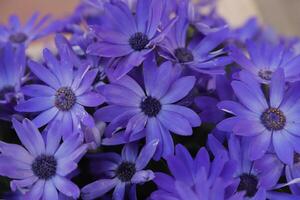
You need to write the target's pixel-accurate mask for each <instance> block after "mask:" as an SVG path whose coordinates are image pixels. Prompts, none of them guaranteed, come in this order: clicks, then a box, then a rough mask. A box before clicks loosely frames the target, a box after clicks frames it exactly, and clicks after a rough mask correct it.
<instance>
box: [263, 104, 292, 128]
mask: <svg viewBox="0 0 300 200" xmlns="http://www.w3.org/2000/svg"><path fill="white" fill-rule="evenodd" d="M260 120H261V123H262V124H263V125H264V126H265V127H266V129H268V130H269V131H279V130H282V129H283V128H284V126H285V123H286V118H285V116H284V114H283V112H282V111H281V110H279V109H278V108H268V109H267V110H265V111H264V112H263V114H262V115H261V117H260Z"/></svg>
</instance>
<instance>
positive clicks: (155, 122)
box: [95, 57, 201, 159]
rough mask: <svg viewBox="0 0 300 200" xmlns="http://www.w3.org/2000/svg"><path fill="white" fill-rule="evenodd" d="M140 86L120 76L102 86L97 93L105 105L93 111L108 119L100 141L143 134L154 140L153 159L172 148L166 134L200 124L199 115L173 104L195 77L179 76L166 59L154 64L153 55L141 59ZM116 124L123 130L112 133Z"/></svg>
mask: <svg viewBox="0 0 300 200" xmlns="http://www.w3.org/2000/svg"><path fill="white" fill-rule="evenodd" d="M143 69H144V71H143V74H144V85H145V88H144V89H143V88H142V87H141V86H140V85H139V84H138V83H137V82H136V81H135V80H133V79H132V78H131V77H129V76H124V77H123V78H121V79H119V80H118V81H116V82H113V83H111V84H108V85H104V86H103V87H101V88H100V92H101V93H102V95H103V96H105V98H106V102H107V103H108V104H109V106H106V107H103V108H101V109H99V110H98V111H96V113H95V117H96V119H98V120H102V121H105V122H110V124H109V125H108V127H107V129H106V136H107V137H112V136H113V137H112V139H104V141H103V144H109V145H111V144H115V143H119V144H120V143H125V142H126V141H133V140H137V139H139V138H142V137H144V136H145V135H146V140H147V142H150V141H152V140H158V141H159V144H158V148H157V151H156V154H155V158H156V159H159V158H160V157H161V156H164V157H165V156H167V155H169V154H172V153H173V151H174V144H173V140H172V137H171V134H170V131H171V132H174V133H176V134H179V135H184V136H187V135H192V133H193V130H192V127H197V126H200V124H201V121H200V118H199V116H198V115H197V114H196V113H195V112H194V111H193V110H191V109H189V108H187V107H184V106H181V105H176V102H178V101H179V100H181V99H182V98H184V97H185V96H186V95H187V94H188V93H189V92H190V91H191V89H192V88H193V86H194V84H195V81H196V79H195V77H193V76H185V77H181V78H179V77H178V76H179V71H178V70H177V68H174V67H173V66H172V64H171V63H170V62H165V63H163V64H162V65H160V67H157V65H156V61H155V60H154V58H150V57H149V58H148V59H147V60H146V61H145V62H144V68H143ZM119 127H124V128H125V127H126V129H125V131H121V133H119V134H115V132H116V131H117V130H118V128H119ZM115 136H116V137H115Z"/></svg>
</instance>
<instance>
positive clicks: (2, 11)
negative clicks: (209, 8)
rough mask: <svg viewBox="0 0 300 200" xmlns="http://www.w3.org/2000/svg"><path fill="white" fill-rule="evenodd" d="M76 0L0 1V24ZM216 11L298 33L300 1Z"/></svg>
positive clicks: (256, 1) (65, 9)
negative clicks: (15, 17)
mask: <svg viewBox="0 0 300 200" xmlns="http://www.w3.org/2000/svg"><path fill="white" fill-rule="evenodd" d="M78 2H79V0H64V1H59V0H0V23H4V22H6V21H7V17H8V16H9V15H10V14H12V13H16V14H17V15H19V16H21V17H22V18H23V19H24V20H25V19H27V18H28V17H29V16H31V14H32V13H33V12H34V11H39V12H41V13H42V14H48V13H51V14H53V15H54V17H57V18H59V17H63V16H66V15H68V14H69V13H71V11H72V10H73V9H74V8H75V7H76V5H77V4H78ZM218 4H219V5H218V10H219V13H221V15H222V16H224V17H225V18H226V19H227V20H228V22H229V23H230V24H231V25H232V26H238V25H241V24H242V23H243V22H244V21H245V20H246V19H247V18H249V17H251V16H257V17H258V18H259V19H260V20H261V21H262V22H263V23H264V24H267V25H271V26H272V27H273V28H275V30H277V31H278V32H279V33H282V34H287V35H289V36H295V35H300V25H299V21H300V15H299V14H298V12H299V11H298V10H299V7H300V0H219V3H218Z"/></svg>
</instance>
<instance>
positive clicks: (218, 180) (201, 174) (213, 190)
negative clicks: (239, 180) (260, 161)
mask: <svg viewBox="0 0 300 200" xmlns="http://www.w3.org/2000/svg"><path fill="white" fill-rule="evenodd" d="M167 162H168V167H169V170H170V172H171V173H172V175H173V177H172V176H169V175H167V174H164V173H155V179H154V182H155V183H156V185H157V186H158V190H157V191H155V192H154V193H152V195H151V199H153V200H167V199H174V200H186V199H192V200H202V199H205V200H206V199H243V198H242V196H241V195H240V194H239V193H237V194H234V192H235V191H234V190H232V191H230V189H229V188H230V186H231V185H232V184H233V183H234V180H233V172H234V171H235V167H236V165H235V163H234V162H232V161H230V160H228V157H227V156H226V152H225V151H224V152H223V153H222V152H219V154H218V155H216V156H215V158H214V160H213V161H210V156H209V154H208V152H207V150H206V149H205V148H204V147H203V148H201V149H200V150H199V151H198V153H197V155H196V158H195V159H193V158H192V157H191V155H190V154H189V152H188V151H187V150H186V148H184V147H183V146H182V145H180V144H179V145H177V146H176V154H175V155H170V156H168V157H167ZM225 191H226V192H225Z"/></svg>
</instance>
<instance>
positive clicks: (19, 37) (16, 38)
mask: <svg viewBox="0 0 300 200" xmlns="http://www.w3.org/2000/svg"><path fill="white" fill-rule="evenodd" d="M27 38H28V36H27V35H26V34H25V33H22V32H18V33H14V34H12V35H10V36H9V40H10V41H11V42H13V43H23V42H25V41H26V40H27Z"/></svg>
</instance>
